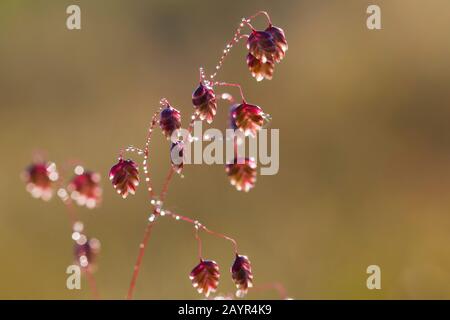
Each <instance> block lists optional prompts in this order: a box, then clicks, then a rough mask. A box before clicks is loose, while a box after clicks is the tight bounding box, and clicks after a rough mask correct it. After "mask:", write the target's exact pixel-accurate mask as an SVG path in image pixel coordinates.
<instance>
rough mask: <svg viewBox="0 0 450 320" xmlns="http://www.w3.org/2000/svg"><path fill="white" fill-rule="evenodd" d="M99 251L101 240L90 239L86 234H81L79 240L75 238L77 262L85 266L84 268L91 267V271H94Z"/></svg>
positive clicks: (82, 266)
mask: <svg viewBox="0 0 450 320" xmlns="http://www.w3.org/2000/svg"><path fill="white" fill-rule="evenodd" d="M99 252H100V241H98V240H97V239H95V238H92V239H88V238H87V237H86V236H85V235H84V234H80V235H79V237H78V238H77V240H75V246H74V258H75V263H76V264H77V265H79V266H80V267H81V268H83V270H86V269H89V270H90V271H94V268H95V265H96V260H97V256H98V254H99Z"/></svg>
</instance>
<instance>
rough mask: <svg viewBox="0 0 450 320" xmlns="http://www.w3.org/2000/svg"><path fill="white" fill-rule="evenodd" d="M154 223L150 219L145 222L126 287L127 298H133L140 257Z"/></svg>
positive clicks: (140, 263) (142, 255)
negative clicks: (128, 283) (136, 255)
mask: <svg viewBox="0 0 450 320" xmlns="http://www.w3.org/2000/svg"><path fill="white" fill-rule="evenodd" d="M154 225H155V221H151V222H149V223H148V224H147V226H146V227H145V231H144V238H143V239H142V242H141V243H140V244H139V253H138V257H137V260H136V263H135V265H134V269H133V276H132V277H131V282H130V287H129V288H128V294H127V300H131V299H133V295H134V290H135V288H136V281H137V278H138V276H139V271H140V269H141V265H142V259H143V258H144V254H145V249H146V248H147V244H148V241H149V239H150V236H151V232H152V228H153V226H154Z"/></svg>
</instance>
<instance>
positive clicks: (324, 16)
mask: <svg viewBox="0 0 450 320" xmlns="http://www.w3.org/2000/svg"><path fill="white" fill-rule="evenodd" d="M70 4H78V5H80V6H81V10H82V30H81V31H68V30H67V29H66V25H65V23H66V17H67V15H66V13H65V10H66V7H67V6H68V5H70ZM369 4H378V5H380V6H381V10H382V27H383V29H382V30H380V31H369V30H368V29H367V28H366V17H367V15H366V8H367V6H368V5H369ZM258 10H267V11H269V12H270V13H271V15H272V18H273V21H274V22H275V24H276V25H279V26H280V27H282V28H284V30H285V31H286V35H287V38H288V41H289V51H288V53H287V56H286V58H285V60H284V61H283V62H282V63H281V64H279V65H277V66H276V70H275V76H274V79H273V80H272V81H263V82H261V83H256V81H254V79H253V78H251V76H250V74H249V72H248V71H247V69H246V65H245V49H244V48H243V46H242V45H241V46H239V47H236V48H235V50H234V51H233V52H232V53H231V55H230V56H229V59H228V60H227V61H226V63H225V65H224V68H223V70H222V71H223V72H222V75H221V76H220V79H222V80H226V81H229V82H239V83H241V84H242V85H243V86H244V90H245V92H246V96H247V98H248V100H249V101H251V102H254V103H256V104H259V105H261V106H262V107H263V109H264V110H265V111H266V112H269V113H270V114H271V115H272V116H273V121H272V123H271V126H272V127H273V128H279V129H280V153H281V155H280V171H279V174H278V175H275V176H262V177H259V180H258V182H257V186H256V188H255V189H254V190H252V191H251V192H250V193H248V194H244V193H239V192H237V191H235V190H234V189H233V188H232V187H231V186H230V185H229V182H228V180H227V178H226V176H225V173H224V168H223V166H218V165H217V166H206V165H204V166H189V167H187V168H186V170H185V178H184V179H180V178H176V179H175V180H174V181H173V184H172V189H171V191H170V194H169V196H168V198H167V201H166V207H167V208H170V209H173V210H177V211H179V212H180V213H182V214H186V215H188V216H191V217H194V218H197V219H199V220H200V221H202V222H203V223H204V224H206V225H207V226H209V227H210V228H211V229H213V230H217V231H219V232H223V233H226V234H229V235H231V236H233V237H235V238H236V239H237V240H238V242H239V244H240V247H241V250H242V253H245V254H247V255H248V256H249V257H250V259H251V261H252V263H253V270H254V275H255V284H256V285H263V284H268V283H273V282H280V283H282V284H283V285H284V286H285V287H286V290H287V291H288V294H289V296H291V297H293V298H296V299H315V298H325V299H353V298H367V299H380V298H387V299H393V298H408V299H415V298H425V299H427V298H450V246H449V243H450V231H449V230H450V196H449V194H450V191H449V190H450V127H449V125H448V124H449V119H450V104H449V103H450V90H449V84H450V59H449V57H450V41H448V36H449V30H450V3H449V2H448V1H446V0H432V1H418V0H417V1H412V0H411V1H410V0H394V1H381V0H377V1H363V0H349V1H338V0H329V1H327V0H323V1H312V0H309V1H263V0H258V1H211V0H204V1H171V0H164V1H162V0H161V1H143V0H133V1H125V0H122V1H118V0H96V1H87V0H85V1H75V0H73V1H65V0H64V1H63V0H59V1H53V0H51V1H50V0H46V1H44V0H33V1H31V0H27V1H25V0H2V1H1V2H0V105H1V108H0V150H1V154H2V156H1V165H2V168H3V170H2V174H1V183H0V195H1V196H0V253H1V260H0V298H3V299H12V298H22V299H32V298H35V299H36V298H37V299H56V298H58V299H60V298H61V299H88V298H90V294H89V290H88V289H87V288H88V287H87V285H86V283H84V282H83V290H81V291H77V290H74V291H69V290H67V289H66V287H65V283H66V276H67V275H66V274H65V270H66V267H67V266H68V265H69V264H71V262H72V245H73V241H72V240H71V238H70V227H69V225H68V221H67V216H66V213H65V209H64V206H63V205H62V203H61V202H60V201H59V200H58V199H56V198H54V199H53V200H52V201H51V202H49V203H44V202H42V201H38V200H34V199H32V198H31V197H30V196H29V194H28V193H26V191H25V187H24V185H23V183H22V181H21V180H20V178H19V175H20V173H21V172H22V170H23V169H24V168H25V167H26V166H27V165H28V164H29V163H30V161H31V159H32V155H33V152H35V151H36V150H45V152H46V153H47V157H48V159H49V160H52V161H55V162H57V163H58V164H60V166H61V165H63V164H64V163H65V162H66V161H68V160H69V161H71V160H73V159H77V160H79V161H81V162H82V163H83V164H84V165H85V166H86V167H87V168H90V169H92V170H97V171H99V172H100V173H101V174H102V176H103V181H102V183H103V187H104V201H103V204H102V206H101V207H100V208H98V209H95V210H87V209H84V208H80V209H79V210H78V213H79V215H80V217H81V219H82V220H83V221H84V222H85V224H86V227H87V232H88V233H89V234H90V235H92V236H95V237H98V238H99V239H100V240H101V242H102V252H101V255H100V258H99V270H98V272H97V273H96V277H97V281H98V286H99V290H100V294H101V296H102V297H103V298H110V299H122V298H124V297H125V294H126V291H127V288H128V284H129V281H130V277H131V273H132V270H133V265H134V262H135V258H136V255H137V251H138V244H139V242H140V241H141V237H142V233H143V230H144V226H145V224H146V221H147V218H148V215H149V213H150V212H149V203H148V201H149V200H148V199H147V198H146V193H145V192H144V189H143V188H142V189H141V190H140V191H139V192H138V194H137V195H136V196H135V197H131V198H129V199H127V200H126V201H124V200H122V199H121V198H120V197H119V196H117V195H116V194H115V193H114V190H113V188H112V187H111V185H110V183H109V181H108V179H107V176H106V175H107V173H108V170H109V168H110V167H111V165H112V164H114V162H115V161H116V157H117V153H118V151H119V149H120V148H121V147H124V146H127V145H130V144H134V145H143V143H144V140H145V134H146V127H147V124H148V121H149V119H150V117H151V115H152V113H153V112H154V110H155V108H157V106H158V101H159V99H160V98H161V97H167V98H169V99H170V100H171V102H172V103H173V105H174V106H176V107H177V108H179V109H180V110H181V111H182V112H183V114H184V116H185V119H186V118H187V117H188V115H189V114H190V112H191V111H192V105H191V101H190V97H191V93H192V90H193V89H194V87H195V85H196V84H197V79H198V67H199V66H204V67H205V68H206V69H207V71H210V72H211V71H212V70H213V67H214V66H215V63H216V61H217V59H218V57H219V56H220V54H221V52H222V50H223V47H224V45H225V43H226V41H227V40H229V39H230V37H231V36H232V34H233V30H234V28H235V27H236V26H237V24H238V23H239V21H240V18H241V17H243V16H248V15H251V14H252V13H254V12H256V11H258ZM263 21H264V20H263V19H262V18H261V19H260V20H258V22H255V26H257V27H259V28H262V27H264V22H263ZM226 110H228V106H227V105H226V104H225V103H222V104H221V106H220V111H219V115H218V117H217V118H216V122H215V124H216V126H217V127H219V128H225V122H226V118H227V116H226V113H227V112H226ZM155 137H156V138H155V139H154V143H155V144H154V149H153V153H152V163H151V165H152V167H153V169H154V173H153V175H154V177H155V180H156V181H159V182H160V183H161V182H162V180H163V179H164V176H165V174H166V172H167V166H168V161H169V158H168V146H167V142H166V141H164V139H163V137H162V135H160V134H157V135H156V136H155ZM203 240H204V250H205V256H207V257H209V258H212V259H214V260H216V261H217V262H218V263H219V264H220V265H221V268H222V272H223V274H222V281H221V284H220V287H219V292H221V293H228V292H232V291H233V284H232V281H231V278H230V277H229V274H228V268H229V266H230V265H231V262H232V259H233V256H232V250H231V247H230V244H229V243H227V242H226V241H222V240H219V239H216V238H214V237H210V236H207V235H204V236H203ZM196 250H197V249H196V242H195V240H194V238H193V232H192V228H191V227H190V226H189V225H186V224H183V223H176V222H175V221H172V220H170V219H161V220H160V223H159V224H158V225H157V226H156V227H155V229H154V232H153V235H152V238H151V240H150V244H149V247H148V251H147V253H146V256H145V259H144V264H143V269H142V273H141V275H140V277H139V281H138V285H137V290H136V298H139V299H170V298H175V299H184V298H192V299H197V298H199V296H198V295H197V293H196V292H195V290H194V289H193V288H192V286H191V283H190V281H189V279H188V273H189V272H190V270H191V269H192V267H194V266H195V264H196V263H197V257H196V252H197V251H196ZM371 264H377V265H379V266H380V267H381V269H382V290H378V291H377V290H374V291H369V290H368V289H367V288H366V278H367V274H366V268H367V266H368V265H371ZM248 298H264V299H277V298H278V295H277V293H276V291H274V290H266V291H261V292H253V293H250V294H249V296H248Z"/></svg>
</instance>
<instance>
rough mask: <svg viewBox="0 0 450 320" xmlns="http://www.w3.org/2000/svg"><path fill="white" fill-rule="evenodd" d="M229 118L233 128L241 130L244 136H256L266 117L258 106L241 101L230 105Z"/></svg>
mask: <svg viewBox="0 0 450 320" xmlns="http://www.w3.org/2000/svg"><path fill="white" fill-rule="evenodd" d="M230 118H231V119H230V120H231V127H232V128H233V129H235V130H236V129H239V130H241V131H242V132H243V133H244V134H245V135H246V136H248V135H251V136H256V133H257V132H258V131H259V130H260V129H261V127H262V126H263V125H264V121H266V120H267V118H268V117H267V115H266V114H265V113H264V112H263V111H262V109H261V108H260V107H258V106H256V105H253V104H248V103H246V102H242V103H241V104H238V105H234V106H232V107H231V112H230Z"/></svg>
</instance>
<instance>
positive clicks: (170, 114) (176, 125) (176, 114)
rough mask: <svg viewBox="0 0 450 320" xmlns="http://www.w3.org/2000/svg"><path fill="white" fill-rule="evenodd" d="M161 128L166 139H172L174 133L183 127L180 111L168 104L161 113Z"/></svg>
mask: <svg viewBox="0 0 450 320" xmlns="http://www.w3.org/2000/svg"><path fill="white" fill-rule="evenodd" d="M159 126H160V127H161V130H162V132H163V134H164V135H165V136H166V138H167V139H170V136H171V135H172V133H173V132H174V131H175V130H176V129H180V127H181V113H180V111H178V110H177V109H175V108H173V107H172V106H170V105H169V104H168V103H167V105H166V107H165V108H164V109H163V110H162V111H161V113H160V118H159Z"/></svg>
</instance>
